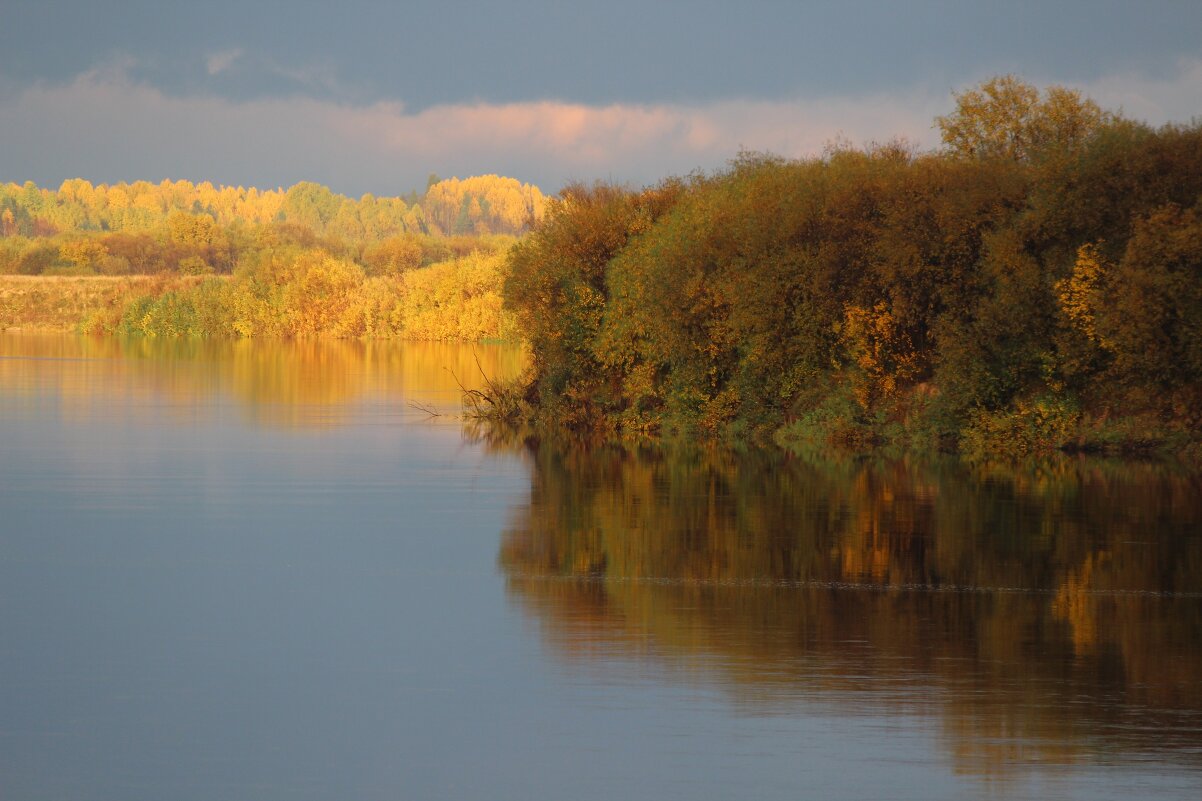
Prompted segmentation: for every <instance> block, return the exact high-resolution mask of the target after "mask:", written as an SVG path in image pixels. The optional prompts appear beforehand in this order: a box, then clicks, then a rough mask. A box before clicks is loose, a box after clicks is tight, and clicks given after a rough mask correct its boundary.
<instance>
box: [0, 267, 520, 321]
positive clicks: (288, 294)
mask: <svg viewBox="0 0 1202 801" xmlns="http://www.w3.org/2000/svg"><path fill="white" fill-rule="evenodd" d="M505 276H506V261H505V258H504V253H503V252H493V253H487V252H486V253H480V252H477V253H472V254H469V255H467V256H464V257H462V258H455V259H450V260H447V261H444V262H439V263H437V264H433V265H430V266H429V267H419V268H415V269H411V270H407V271H404V272H401V273H399V274H394V275H389V276H368V275H367V274H366V272H365V271H364V270H363V269H362V267H360V266H359V265H357V264H355V263H354V262H352V261H350V260H346V259H339V258H337V257H335V256H332V255H330V254H328V253H324V252H321V251H313V250H296V251H288V250H284V251H280V252H275V253H272V254H270V255H266V256H264V257H262V258H258V259H254V260H247V261H246V262H244V263H243V264H240V265H239V267H238V268H237V269H236V270H235V272H234V273H233V274H232V275H228V276H213V275H209V276H122V277H102V276H87V277H65V276H0V329H4V330H11V329H18V330H33V331H80V332H83V333H91V334H120V335H134V336H144V337H202V338H229V337H234V338H243V337H315V336H320V337H335V338H354V339H410V340H421V341H447V342H475V341H479V340H486V339H487V340H514V339H517V332H516V329H515V327H514V323H513V318H512V315H509V314H507V313H506V312H505V311H504V310H503V309H502V301H501V294H500V287H501V285H502V283H503V282H504V278H505Z"/></svg>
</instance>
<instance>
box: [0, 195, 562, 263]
mask: <svg viewBox="0 0 1202 801" xmlns="http://www.w3.org/2000/svg"><path fill="white" fill-rule="evenodd" d="M544 206H545V198H544V196H543V194H542V192H541V191H540V190H539V189H538V187H536V186H532V185H530V184H523V183H521V182H519V181H517V180H516V179H513V178H505V177H501V176H497V175H485V176H475V177H471V178H467V179H463V180H460V179H458V178H451V179H447V180H441V179H439V178H438V177H437V176H434V175H432V176H431V177H430V181H429V184H428V186H427V188H426V191H425V193H424V194H422V195H417V194H416V193H411V194H410V195H409V196H408V197H406V198H402V197H376V196H374V195H371V194H366V195H363V196H362V197H360V198H359V199H358V200H355V199H352V198H349V197H346V196H344V195H339V194H336V193H334V192H332V191H331V190H330V189H329V188H327V187H325V186H322V185H320V184H316V183H312V182H302V183H298V184H296V185H295V186H292V187H291V188H289V189H287V190H283V189H275V190H266V191H260V190H258V189H256V188H253V187H252V188H250V189H246V188H243V187H229V186H221V187H215V186H213V184H211V183H209V182H203V183H199V184H193V183H191V182H190V181H162V182H161V183H157V184H154V183H149V182H146V181H138V182H134V183H118V184H112V185H107V184H99V185H93V184H92V183H91V182H89V181H86V180H83V179H71V180H68V181H64V182H63V183H62V184H61V185H60V186H59V188H58V189H57V190H51V189H45V188H40V187H38V186H36V185H35V184H33V183H32V182H27V183H25V184H24V185H22V186H18V185H17V184H12V183H9V184H0V274H6V273H7V274H27V275H46V274H49V275H92V274H100V275H124V274H152V273H164V272H166V273H174V272H179V273H185V274H187V273H228V272H231V271H232V270H233V269H234V267H235V265H236V264H237V263H238V261H239V260H240V259H241V258H242V257H243V256H244V255H246V254H247V253H250V252H253V251H256V250H262V249H265V248H272V247H275V246H277V245H278V244H279V243H280V242H285V243H288V244H300V245H302V246H306V247H308V246H319V247H321V248H323V249H325V250H327V251H332V252H337V253H338V254H339V255H340V256H343V257H346V258H349V259H351V260H354V261H356V262H357V263H359V264H360V265H361V266H362V267H364V269H365V270H367V271H368V272H369V273H372V274H385V273H395V272H400V271H403V270H405V269H410V268H412V267H416V266H421V265H423V264H431V263H434V262H436V261H441V260H444V259H446V258H448V257H451V256H453V255H464V254H466V253H469V252H471V250H472V249H473V248H474V247H475V244H474V240H475V239H477V238H479V237H495V236H507V237H512V236H517V235H520V234H521V233H523V232H524V231H526V230H527V229H528V227H529V226H530V225H531V224H533V223H534V222H536V221H537V220H538V219H540V218H541V216H542V213H543V208H544ZM465 240H467V241H465Z"/></svg>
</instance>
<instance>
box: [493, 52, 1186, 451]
mask: <svg viewBox="0 0 1202 801" xmlns="http://www.w3.org/2000/svg"><path fill="white" fill-rule="evenodd" d="M935 125H936V126H937V128H938V129H939V130H940V132H941V135H942V139H943V147H942V148H940V149H939V150H937V151H935V152H919V151H918V150H916V149H915V148H914V147H912V146H909V145H907V144H906V143H904V142H890V143H886V144H876V145H871V146H867V147H859V148H857V147H850V146H847V145H844V144H838V145H834V146H831V147H830V148H829V149H828V151H827V152H826V153H824V154H823V155H822V156H820V157H815V158H807V159H801V160H786V159H782V158H777V157H774V156H768V155H761V154H752V153H745V154H741V155H740V156H739V157H738V158H737V159H735V160H734V161H733V162H732V163H731V165H730V166H729V168H727V169H726V170H723V171H721V172H719V173H717V174H713V175H693V176H689V177H685V178H669V179H667V180H665V181H663V182H661V183H660V184H658V185H655V186H652V187H649V188H645V189H642V190H632V189H629V188H625V187H619V186H613V185H608V184H594V185H573V186H570V187H568V188H567V189H565V190H564V191H563V192H561V193H560V195H559V196H558V197H557V198H555V199H554V200H553V201H552V202H551V203H550V204H549V206H548V208H547V211H546V214H545V216H544V218H543V219H542V221H541V222H540V223H539V224H538V225H537V226H536V227H535V228H534V230H533V231H532V232H531V233H530V234H529V235H527V236H526V237H525V238H524V239H522V240H521V241H520V242H519V243H518V244H517V245H516V246H515V247H514V249H513V250H512V251H511V255H510V271H509V274H510V277H509V278H508V280H507V283H506V286H505V296H506V302H507V304H508V307H509V308H510V309H512V310H513V312H514V313H515V314H516V316H517V319H518V321H519V325H520V326H521V328H522V330H523V331H524V332H525V334H526V336H527V337H528V338H529V340H530V342H531V345H532V352H533V366H532V370H531V373H530V374H529V375H528V376H527V378H526V380H525V381H524V383H523V384H522V385H521V386H518V387H514V388H511V394H516V395H519V396H520V401H521V403H512V402H508V403H504V404H499V407H500V406H503V407H504V409H506V410H507V413H508V412H513V413H515V414H516V413H518V412H517V410H519V409H521V410H522V411H521V412H520V414H522V415H524V416H526V417H527V418H529V419H532V420H534V421H536V422H540V423H548V424H552V425H555V426H559V427H568V428H572V429H576V430H585V431H609V432H613V431H658V432H668V433H683V434H688V433H701V434H704V435H717V436H728V437H741V436H744V435H746V434H748V433H752V432H775V435H776V437H777V438H778V439H779V440H781V441H786V442H789V443H791V444H792V445H793V446H795V447H806V446H808V445H821V446H825V445H828V444H830V443H840V444H844V445H848V446H851V447H856V448H859V447H864V446H876V445H880V444H888V443H893V444H901V445H917V444H923V445H930V446H932V447H960V448H961V449H967V450H969V451H973V450H977V451H980V452H996V451H998V450H999V449H1000V450H1005V451H1008V452H1012V453H1014V454H1021V453H1028V452H1034V451H1041V450H1051V449H1057V448H1084V449H1090V448H1099V449H1124V450H1148V449H1154V448H1165V447H1170V448H1176V447H1178V446H1181V445H1182V444H1183V443H1197V441H1198V440H1199V436H1198V435H1199V432H1200V431H1202V280H1200V279H1202V208H1200V207H1199V200H1200V198H1202V123H1199V122H1197V121H1195V122H1193V123H1190V124H1184V125H1166V126H1163V127H1159V128H1154V127H1151V126H1149V125H1146V124H1143V123H1140V122H1136V121H1133V120H1130V119H1126V118H1124V117H1123V116H1121V115H1119V114H1115V113H1111V112H1107V111H1104V110H1102V109H1101V108H1099V107H1098V106H1097V104H1095V103H1094V102H1093V101H1091V100H1089V99H1087V98H1084V97H1082V96H1081V95H1080V94H1079V93H1077V92H1075V91H1072V90H1068V89H1064V88H1060V87H1052V88H1049V89H1046V90H1043V91H1040V90H1039V89H1037V88H1035V87H1033V86H1030V85H1029V84H1026V83H1024V82H1022V81H1021V80H1019V79H1017V78H1015V77H1013V76H1003V77H999V78H994V79H992V80H990V81H988V82H986V83H984V84H982V85H981V86H979V87H976V88H974V89H972V90H969V91H966V92H964V93H961V94H959V95H957V97H956V108H955V110H954V111H953V112H952V113H950V114H949V115H947V116H945V117H940V118H938V119H936V121H935ZM511 400H512V399H511Z"/></svg>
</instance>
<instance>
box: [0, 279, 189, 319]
mask: <svg viewBox="0 0 1202 801" xmlns="http://www.w3.org/2000/svg"><path fill="white" fill-rule="evenodd" d="M197 280H198V279H196V278H193V277H189V276H172V277H161V276H155V275H125V276H41V275H0V331H44V332H52V331H57V332H68V331H79V330H80V328H81V326H82V325H83V324H84V323H85V321H87V320H88V319H89V318H92V317H93V316H95V315H98V314H103V313H112V312H114V311H115V310H119V309H123V308H124V306H125V304H127V303H128V302H129V301H131V300H133V299H134V298H136V297H140V296H158V295H161V294H162V293H163V292H165V291H168V290H170V289H182V288H185V287H188V286H192V285H195V284H196V283H197Z"/></svg>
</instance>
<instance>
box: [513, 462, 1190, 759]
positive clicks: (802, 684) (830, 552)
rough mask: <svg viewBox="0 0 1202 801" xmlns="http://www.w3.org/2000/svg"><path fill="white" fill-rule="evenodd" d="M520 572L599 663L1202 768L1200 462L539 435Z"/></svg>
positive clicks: (535, 606)
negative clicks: (829, 458)
mask: <svg viewBox="0 0 1202 801" xmlns="http://www.w3.org/2000/svg"><path fill="white" fill-rule="evenodd" d="M528 449H529V453H530V456H531V461H532V464H533V477H532V484H531V491H530V496H529V502H528V503H526V504H524V505H523V506H522V507H521V508H519V509H517V510H515V512H514V513H513V516H512V520H511V522H510V524H509V526H508V527H507V528H506V530H505V531H504V534H503V537H502V544H501V549H500V556H499V562H500V565H501V567H502V570H503V572H504V574H505V575H506V577H507V584H508V591H509V593H510V596H511V597H512V598H513V599H514V600H515V601H516V602H517V603H518V604H519V605H521V606H522V607H523V608H525V609H526V610H528V612H529V614H531V615H533V616H534V617H535V618H536V619H537V620H538V621H540V623H541V624H542V630H543V632H544V637H545V639H546V641H547V642H548V643H550V645H551V647H552V649H553V651H554V652H556V653H557V654H558V655H559V656H560V657H561V658H562V659H564V660H568V661H570V662H571V663H572V665H573V669H574V670H585V671H588V670H595V671H597V673H598V675H602V674H605V673H608V672H611V671H613V670H616V669H620V665H622V664H623V663H624V664H627V665H631V664H633V665H636V666H642V667H645V666H646V665H647V664H648V663H652V664H655V665H659V666H661V667H663V668H664V669H667V670H670V671H685V672H686V674H687V675H688V676H690V677H693V678H696V677H699V676H700V677H701V678H702V679H703V680H716V681H718V682H720V683H721V685H722V686H724V687H725V688H727V689H728V691H729V693H730V694H731V695H733V696H734V697H735V698H736V699H737V701H738V703H739V704H741V705H744V706H745V708H746V709H747V710H748V711H749V712H751V713H754V714H778V713H783V714H788V713H790V712H793V711H796V710H797V709H798V705H803V706H804V705H807V704H819V705H824V706H826V705H829V706H830V707H831V708H832V709H834V710H836V711H837V712H838V714H841V715H844V714H859V713H863V714H879V713H880V712H882V711H883V712H885V713H887V714H890V715H919V716H921V717H923V718H926V719H930V720H932V721H934V722H935V723H936V726H935V728H936V730H937V732H938V737H939V738H940V739H941V741H942V742H943V743H944V745H945V748H946V750H947V752H948V753H949V754H950V755H951V756H952V757H953V761H954V763H955V766H956V768H957V769H958V770H961V771H965V772H969V773H972V774H975V775H979V776H988V777H993V778H998V779H1002V780H1004V779H1006V778H1008V777H1012V776H1015V775H1018V774H1020V773H1022V772H1023V771H1028V770H1035V769H1036V766H1038V765H1047V764H1051V765H1066V764H1073V763H1077V762H1099V761H1100V762H1102V763H1110V762H1112V761H1123V760H1130V759H1137V758H1138V759H1144V758H1150V759H1165V760H1168V761H1170V762H1173V763H1175V764H1181V763H1184V764H1187V765H1190V766H1192V767H1195V768H1202V757H1200V755H1202V679H1200V677H1202V596H1200V594H1202V536H1200V533H1202V501H1200V495H1199V489H1202V487H1200V486H1199V480H1198V478H1196V477H1192V476H1190V475H1184V474H1179V473H1176V472H1174V471H1172V470H1170V469H1167V468H1163V467H1157V466H1153V465H1130V464H1128V465H1120V464H1114V463H1105V462H1084V461H1075V460H1065V461H1062V462H1059V463H1056V464H1050V465H1046V464H1045V465H1043V466H1041V467H1040V468H1039V469H1035V470H1027V471H1024V470H1015V469H1004V468H993V469H990V468H971V467H967V466H965V465H963V464H960V463H957V462H954V461H948V462H944V463H938V464H918V463H914V462H905V461H903V462H891V463H876V462H854V461H844V462H831V463H806V462H802V461H797V460H792V461H790V460H785V459H780V458H775V457H771V456H768V455H759V456H742V457H740V456H737V455H734V454H730V453H722V452H717V451H693V452H689V453H680V452H675V453H670V454H669V453H665V452H664V451H661V450H656V449H651V448H642V449H639V448H632V449H624V448H618V447H610V448H593V449H584V448H575V449H572V448H562V447H556V446H553V445H549V444H532V445H529V446H528Z"/></svg>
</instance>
